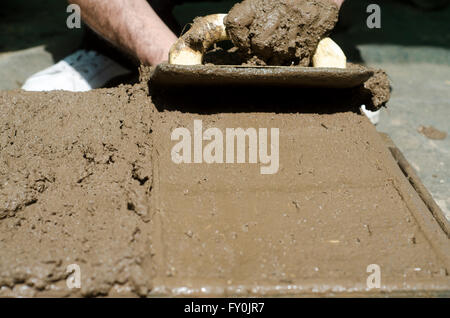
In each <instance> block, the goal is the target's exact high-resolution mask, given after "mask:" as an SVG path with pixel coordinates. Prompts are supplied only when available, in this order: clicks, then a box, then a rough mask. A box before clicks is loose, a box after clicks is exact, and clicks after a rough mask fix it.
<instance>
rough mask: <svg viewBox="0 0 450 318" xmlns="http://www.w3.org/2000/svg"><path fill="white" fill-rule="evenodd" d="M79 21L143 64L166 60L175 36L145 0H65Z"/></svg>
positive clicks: (153, 63)
mask: <svg viewBox="0 0 450 318" xmlns="http://www.w3.org/2000/svg"><path fill="white" fill-rule="evenodd" d="M69 2H70V3H74V4H78V5H79V6H80V8H81V16H82V19H83V21H85V22H86V24H88V25H89V27H91V28H92V29H93V30H94V31H95V32H97V33H98V34H99V35H101V36H102V37H104V38H105V39H106V40H108V41H109V42H111V43H112V44H114V45H116V46H118V47H120V48H122V49H123V50H125V51H126V52H128V53H130V54H132V55H134V56H135V57H136V58H137V59H139V60H140V61H141V62H142V63H144V64H150V65H155V64H158V63H160V62H162V61H164V60H167V55H168V52H169V49H170V46H171V45H172V43H174V42H175V41H176V36H175V35H174V34H173V33H172V31H170V29H169V28H168V27H167V26H166V25H165V24H164V22H163V21H162V20H161V19H160V18H159V16H158V15H157V14H156V13H155V11H154V10H153V9H152V8H151V7H150V5H149V4H148V3H147V1H145V0H69Z"/></svg>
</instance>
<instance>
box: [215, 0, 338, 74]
mask: <svg viewBox="0 0 450 318" xmlns="http://www.w3.org/2000/svg"><path fill="white" fill-rule="evenodd" d="M337 19H338V8H337V6H336V5H335V4H333V3H332V2H331V1H328V0H307V1H300V0H294V1H292V0H282V1H278V0H244V1H242V2H240V3H238V4H236V5H235V6H234V7H233V8H232V9H231V10H230V12H229V13H228V15H227V17H226V18H225V21H224V23H225V26H226V29H227V33H228V36H229V38H230V39H231V41H232V42H233V44H234V45H235V46H236V47H237V48H239V50H240V52H241V53H242V54H243V55H244V56H246V57H247V60H248V61H247V64H251V65H288V66H289V65H301V66H309V65H310V62H311V58H312V56H313V54H314V52H315V50H316V48H317V45H318V43H319V41H320V40H321V39H322V38H324V37H325V36H327V35H328V34H329V32H331V30H332V29H333V28H334V26H335V24H336V22H337Z"/></svg>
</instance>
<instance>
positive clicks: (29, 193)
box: [0, 70, 450, 297]
mask: <svg viewBox="0 0 450 318" xmlns="http://www.w3.org/2000/svg"><path fill="white" fill-rule="evenodd" d="M150 73H151V70H150V71H149V72H148V73H145V72H143V74H142V79H143V80H145V79H146V78H148V75H149V74H150ZM148 93H149V91H148V87H147V86H146V85H143V84H140V85H135V86H121V87H117V88H113V89H102V90H94V91H92V92H88V93H68V92H52V93H27V92H21V91H11V92H1V93H0V108H1V116H0V127H1V131H0V296H30V297H31V296H149V297H151V296H160V295H198V296H201V295H203V296H206V295H209V296H235V295H247V296H248V295H272V296H276V295H291V296H302V295H303V296H304V295H336V294H339V295H347V294H348V295H356V294H366V293H369V294H370V293H375V294H377V293H379V292H381V293H386V292H388V293H393V294H398V295H404V294H408V293H411V292H412V291H413V290H415V292H416V294H418V293H422V294H426V295H436V294H442V293H444V294H445V292H446V291H448V289H449V286H450V281H449V276H448V271H449V260H448V255H450V253H449V252H450V250H449V242H448V237H447V236H446V234H445V233H444V232H443V231H442V229H441V228H440V227H439V225H437V223H436V222H435V221H434V219H433V218H432V216H431V214H429V213H428V212H427V209H426V207H425V206H424V205H423V202H422V201H420V200H419V199H417V197H415V192H414V190H413V189H412V187H411V186H410V184H409V183H408V182H407V181H406V179H405V178H404V176H403V175H402V173H401V171H400V169H399V168H398V166H397V165H396V163H395V161H394V160H393V158H392V156H391V155H390V154H389V152H388V150H387V148H386V147H385V145H384V143H383V141H382V140H381V138H380V136H379V135H378V133H377V132H376V130H375V128H374V127H373V126H372V125H371V124H370V123H369V121H368V120H367V119H366V118H365V117H364V116H361V115H358V114H356V113H355V112H352V111H349V110H348V109H342V110H335V111H334V112H331V111H330V112H329V113H322V114H317V113H314V112H313V111H312V110H311V113H301V112H299V111H297V112H293V113H280V112H276V111H273V110H271V108H270V107H268V108H266V109H265V110H256V111H251V109H249V108H248V109H246V111H241V112H240V113H235V112H233V111H231V112H228V113H227V110H226V109H224V110H223V111H222V113H215V112H209V113H208V112H204V113H202V114H200V113H199V112H194V113H189V112H180V111H179V110H176V109H172V110H170V109H165V107H164V105H163V104H164V101H162V100H160V101H159V103H160V106H161V107H162V109H161V110H158V108H157V107H156V106H155V104H154V102H153V99H154V97H153V95H150V96H148ZM182 103H183V101H182V100H179V101H178V105H179V107H180V108H181V109H182V108H183V104H182ZM210 105H214V101H212V100H211V101H210ZM256 106H257V105H255V107H256ZM267 106H268V105H267ZM294 106H295V105H294ZM166 108H168V107H166ZM255 109H257V107H256V108H255ZM195 119H197V120H202V121H203V126H204V129H207V128H211V127H215V128H218V129H221V130H224V131H225V129H226V128H237V127H243V128H248V127H254V128H255V129H258V128H270V127H277V128H279V129H280V145H279V164H280V167H279V170H278V172H277V173H276V174H274V175H270V176H268V175H261V174H260V173H259V167H258V166H256V165H251V164H234V165H226V164H223V165H221V164H205V163H203V164H193V165H190V164H185V165H183V164H181V165H178V164H175V163H174V162H173V161H172V160H171V149H172V146H173V144H174V143H173V142H172V141H171V137H170V136H171V132H172V131H173V130H174V129H175V128H177V127H186V128H188V129H191V130H192V123H193V120H195ZM373 263H375V264H378V265H380V267H381V269H382V275H383V276H382V277H383V280H382V287H381V289H380V290H375V291H374V290H372V291H369V290H368V289H367V286H366V279H367V275H368V274H367V273H366V268H367V266H368V265H369V264H373ZM70 264H77V265H79V267H80V270H81V288H80V289H69V288H68V287H67V284H66V279H67V278H69V275H70V273H68V272H67V271H66V269H67V266H69V265H70Z"/></svg>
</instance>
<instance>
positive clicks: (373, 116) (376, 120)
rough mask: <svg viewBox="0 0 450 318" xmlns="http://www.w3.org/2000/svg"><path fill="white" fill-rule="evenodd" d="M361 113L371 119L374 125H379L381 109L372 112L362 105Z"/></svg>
mask: <svg viewBox="0 0 450 318" xmlns="http://www.w3.org/2000/svg"><path fill="white" fill-rule="evenodd" d="M361 111H362V112H363V114H364V115H366V116H367V118H369V120H370V122H371V123H372V124H374V125H377V124H378V123H379V122H380V109H379V110H376V111H374V112H373V111H371V110H368V109H366V105H362V106H361Z"/></svg>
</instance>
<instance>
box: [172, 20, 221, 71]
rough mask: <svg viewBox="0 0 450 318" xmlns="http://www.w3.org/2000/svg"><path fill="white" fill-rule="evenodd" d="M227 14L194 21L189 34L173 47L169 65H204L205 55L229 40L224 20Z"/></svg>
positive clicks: (183, 36) (184, 35)
mask: <svg viewBox="0 0 450 318" xmlns="http://www.w3.org/2000/svg"><path fill="white" fill-rule="evenodd" d="M225 16H226V14H212V15H208V16H205V17H198V18H196V19H195V20H194V23H193V24H192V26H191V28H190V29H189V31H188V32H186V33H185V34H183V35H182V36H181V37H180V38H179V39H178V41H177V42H175V44H174V45H173V46H172V47H171V49H170V52H169V64H182V65H196V64H202V59H203V54H204V53H205V52H206V51H207V50H208V48H209V47H211V45H213V44H214V43H216V42H220V41H225V40H227V39H228V36H227V33H226V32H225V25H224V23H223V19H224V18H225Z"/></svg>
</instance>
